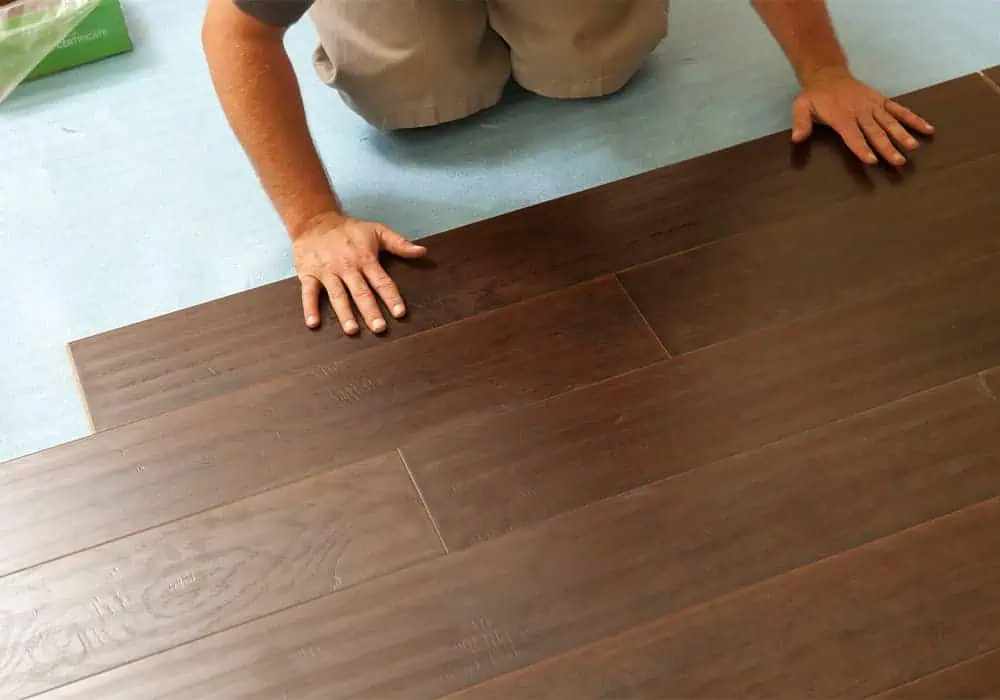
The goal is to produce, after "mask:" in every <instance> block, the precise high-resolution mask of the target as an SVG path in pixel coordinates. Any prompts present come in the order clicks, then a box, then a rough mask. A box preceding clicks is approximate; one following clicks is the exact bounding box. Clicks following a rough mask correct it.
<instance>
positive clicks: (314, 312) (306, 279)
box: [301, 275, 323, 328]
mask: <svg viewBox="0 0 1000 700" xmlns="http://www.w3.org/2000/svg"><path fill="white" fill-rule="evenodd" d="M301 282H302V313H303V315H304V316H305V321H306V325H307V326H308V327H309V328H316V327H317V326H318V325H319V293H320V291H321V290H322V288H323V286H322V285H321V284H320V283H319V280H318V279H316V278H315V277H311V276H306V275H304V276H303V277H302V278H301Z"/></svg>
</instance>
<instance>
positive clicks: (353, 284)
mask: <svg viewBox="0 0 1000 700" xmlns="http://www.w3.org/2000/svg"><path fill="white" fill-rule="evenodd" d="M344 284H346V285H347V288H348V289H349V290H350V292H351V297H353V298H354V303H355V305H356V306H357V307H358V311H360V312H361V315H362V316H363V317H364V319H365V323H367V324H368V327H369V328H370V329H371V331H372V333H381V332H382V331H384V330H385V329H386V325H385V319H384V318H382V312H381V311H380V310H379V308H378V301H377V300H376V299H375V295H374V294H372V290H371V287H369V286H368V282H367V281H365V278H364V277H362V276H361V273H360V272H358V271H356V270H352V271H351V272H348V273H346V274H345V275H344Z"/></svg>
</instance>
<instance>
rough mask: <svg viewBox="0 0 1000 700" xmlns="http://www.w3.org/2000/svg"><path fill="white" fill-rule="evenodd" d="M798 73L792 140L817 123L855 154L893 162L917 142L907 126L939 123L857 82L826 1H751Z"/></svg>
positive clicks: (930, 130)
mask: <svg viewBox="0 0 1000 700" xmlns="http://www.w3.org/2000/svg"><path fill="white" fill-rule="evenodd" d="M751 2H752V4H753V6H754V9H756V10H757V14H758V15H760V18H761V19H762V20H763V22H764V24H765V25H767V28H768V29H769V30H770V31H771V34H772V35H773V36H774V38H775V39H776V40H777V42H778V44H779V45H780V46H781V49H782V50H783V51H784V52H785V56H786V57H787V58H788V62H789V63H791V65H792V69H793V70H794V71H795V74H796V76H798V79H799V84H800V85H801V86H802V92H801V94H800V95H799V96H798V98H797V99H796V100H795V102H794V103H793V104H792V141H793V142H795V143H800V142H802V141H804V140H805V139H807V138H809V136H810V134H811V133H812V129H813V124H814V123H821V124H826V125H828V126H830V127H831V128H833V129H834V130H835V131H836V132H837V133H838V134H840V136H841V138H842V139H843V140H844V143H845V144H846V145H847V147H848V148H850V149H851V151H853V152H854V154H855V155H856V156H857V157H858V158H860V159H861V160H863V161H864V162H866V163H869V164H872V165H874V164H875V163H877V162H878V156H877V155H876V152H878V153H879V154H880V155H881V156H882V157H883V158H885V159H886V160H888V161H889V162H890V163H893V164H894V165H897V166H898V165H903V164H904V163H905V162H906V157H905V156H903V154H902V153H900V151H899V149H898V148H897V146H902V147H903V148H906V149H907V150H913V149H915V148H917V146H918V143H917V140H916V139H915V138H913V135H912V134H910V133H909V131H907V129H908V128H909V129H914V130H916V131H919V132H921V133H924V134H931V133H933V132H934V127H933V126H931V125H930V124H929V123H928V122H927V121H926V120H924V119H923V118H922V117H920V116H919V115H917V114H914V113H913V112H912V111H910V110H909V109H907V108H905V107H903V106H902V105H901V104H899V103H898V102H895V101H893V100H889V99H887V98H886V96H885V95H883V94H882V93H880V92H879V91H877V90H875V89H874V88H872V87H869V86H868V85H865V84H864V83H862V82H860V81H859V80H857V79H856V78H855V77H854V76H853V75H852V74H851V71H850V69H849V68H848V65H847V58H846V56H845V55H844V50H843V49H842V48H841V46H840V42H839V41H837V36H836V33H835V32H834V29H833V20H832V19H831V18H830V13H829V11H828V10H827V6H826V2H825V0H751Z"/></svg>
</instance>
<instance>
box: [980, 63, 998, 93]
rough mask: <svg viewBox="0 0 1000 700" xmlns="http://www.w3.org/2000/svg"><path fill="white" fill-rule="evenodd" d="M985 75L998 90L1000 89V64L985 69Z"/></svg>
mask: <svg viewBox="0 0 1000 700" xmlns="http://www.w3.org/2000/svg"><path fill="white" fill-rule="evenodd" d="M983 75H985V76H986V78H987V79H988V80H990V81H991V82H992V83H993V84H994V85H995V86H996V87H997V90H1000V66H993V67H992V68H987V69H986V70H984V71H983Z"/></svg>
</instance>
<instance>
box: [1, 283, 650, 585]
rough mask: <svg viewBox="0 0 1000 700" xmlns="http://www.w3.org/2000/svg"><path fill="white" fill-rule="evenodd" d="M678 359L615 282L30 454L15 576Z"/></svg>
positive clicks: (6, 516) (12, 519) (10, 553)
mask: <svg viewBox="0 0 1000 700" xmlns="http://www.w3.org/2000/svg"><path fill="white" fill-rule="evenodd" d="M663 357H664V352H663V349H662V347H661V346H660V344H659V343H658V342H657V341H656V339H655V338H654V337H653V334H652V333H651V332H650V331H649V329H648V328H647V326H646V325H645V323H644V322H643V320H642V319H641V318H640V317H639V315H638V313H636V311H635V308H634V307H633V305H632V303H631V301H629V299H628V298H627V297H626V296H625V293H624V292H623V291H622V290H621V288H620V287H619V286H618V283H617V282H616V281H615V280H614V279H612V278H604V279H601V280H597V281H594V282H589V283H586V284H583V285H580V286H577V287H574V288H572V289H568V290H565V291H563V292H559V293H556V294H554V295H551V296H548V297H544V298H539V299H535V300H531V301H528V302H525V303H523V304H520V305H515V306H510V307H507V308H504V309H501V310H499V311H496V312H494V313H492V314H486V315H483V316H478V317H476V318H474V319H469V320H468V321H465V322H462V323H460V324H455V325H451V326H448V327H446V328H440V329H436V330H434V331H432V332H428V333H425V334H420V335H416V336H411V337H409V338H405V339H402V340H400V341H399V342H396V343H392V344H387V345H385V346H383V347H381V348H377V349H374V350H372V351H371V352H368V353H365V354H363V355H355V356H353V357H350V358H348V359H345V360H343V361H342V362H338V363H331V364H329V365H322V366H318V367H316V368H314V369H313V370H311V371H309V372H307V373H304V374H301V375H296V376H291V377H286V378H281V379H278V380H275V381H273V382H270V383H265V384H258V385H256V386H254V387H250V388H248V389H246V390H244V391H242V392H240V393H238V394H233V395H230V396H224V397H219V398H217V399H214V400H212V401H208V402H205V403H203V404H199V405H197V406H193V407H190V408H189V409H185V410H181V411H177V412H174V413H171V414H167V415H164V416H160V417H157V418H153V419H149V420H147V421H141V422H138V423H132V424H129V425H127V426H124V427H122V428H118V429H116V430H112V431H108V432H105V433H99V434H97V435H94V436H91V437H90V438H88V439H84V440H80V441H77V442H74V443H70V444H67V445H63V446H60V447H56V448H53V449H51V450H47V451H45V452H40V453H38V454H35V455H30V456H28V457H24V458H22V459H19V460H15V461H13V462H10V463H8V464H6V465H4V469H3V470H0V513H3V518H2V520H0V574H3V573H9V572H11V571H13V570H16V569H20V568H22V567H26V566H31V565H34V564H38V563H40V562H43V561H46V560H48V559H51V558H53V557H58V556H62V555H65V554H69V553H71V552H75V551H79V550H81V549H84V548H86V547H89V546H93V545H96V544H100V543H102V542H105V541H107V540H110V539H113V538H116V537H121V536H123V535H128V534H130V533H132V532H135V531H137V530H140V529H143V528H148V527H154V526H156V525H159V524H162V523H164V522H167V521H169V520H173V519H175V518H180V517H184V516H187V515H190V514H192V513H194V512H197V511H199V510H202V509H205V508H211V507H214V506H217V505H220V504H222V503H225V502H228V501H232V500H235V499H238V498H243V497H246V496H249V495H252V494H254V493H258V492H260V491H262V490H264V489H268V488H272V487H274V486H276V485H279V484H282V483H285V482H287V481H290V480H294V479H297V478H301V477H303V476H306V475H308V474H310V473H313V472H316V471H317V470H324V469H328V468H330V467H332V466H337V465H347V464H350V463H353V462H355V461H358V460H360V459H364V458H366V457H369V456H373V455H375V454H379V453H381V452H385V451H387V450H390V449H394V448H395V447H396V446H397V445H398V444H399V443H400V442H401V441H403V440H405V439H407V438H408V437H412V436H415V435H417V434H419V433H420V432H421V431H423V430H428V429H432V428H434V427H436V426H441V425H444V424H446V423H449V422H451V421H463V420H468V419H470V418H471V417H475V416H481V415H489V414H493V413H497V412H500V411H504V410H508V409H512V408H515V407H518V406H523V405H525V404H527V403H529V402H532V401H537V400H540V399H544V398H547V397H549V396H552V395H554V394H558V393H562V392H564V391H567V390H570V389H573V388H574V387H577V386H580V385H586V384H589V383H592V382H595V381H600V380H603V379H606V378H608V377H611V376H614V375H617V374H620V373H622V372H627V371H629V370H631V369H634V368H636V367H642V366H644V365H647V364H649V363H651V362H654V361H657V360H661V359H662V358H663Z"/></svg>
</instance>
